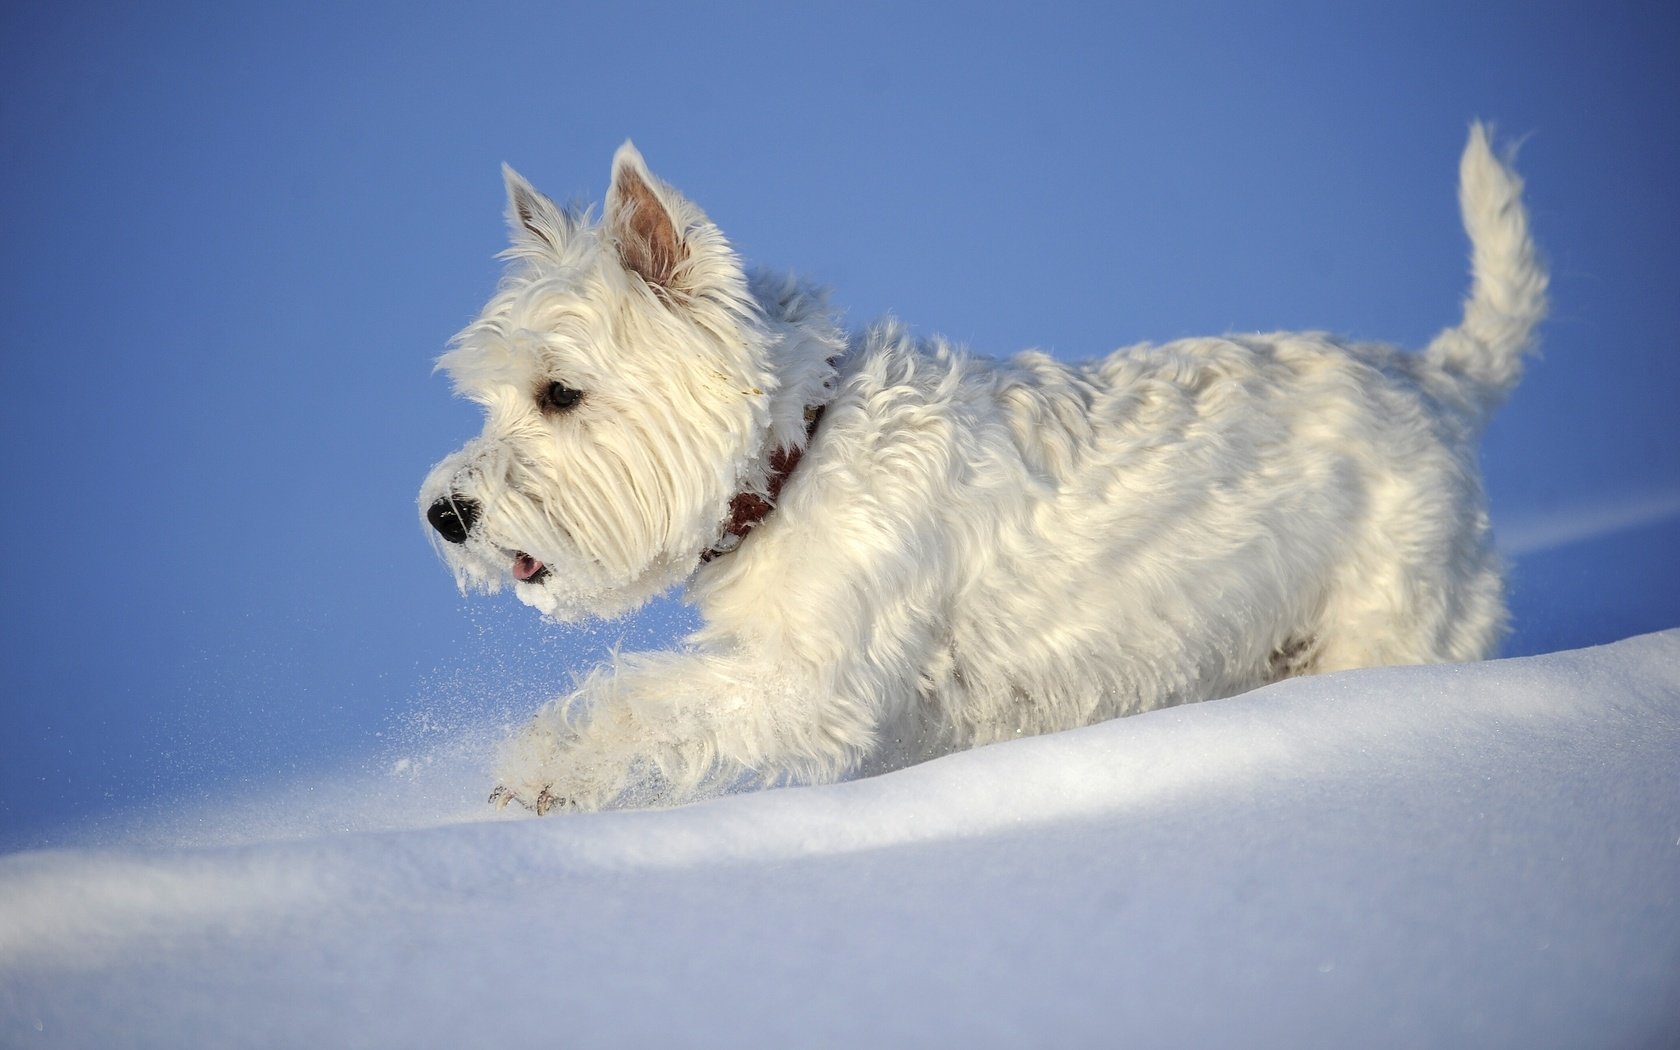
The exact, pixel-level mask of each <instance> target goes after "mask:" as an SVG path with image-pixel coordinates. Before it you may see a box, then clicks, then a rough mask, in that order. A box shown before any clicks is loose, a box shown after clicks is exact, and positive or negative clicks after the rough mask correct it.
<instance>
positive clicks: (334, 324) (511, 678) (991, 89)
mask: <svg viewBox="0 0 1680 1050" xmlns="http://www.w3.org/2000/svg"><path fill="white" fill-rule="evenodd" d="M1156 8H1159V9H1156ZM1168 8H1170V10H1169V9H1168ZM0 48H3V49H4V61H3V62H0V156H4V157H5V158H6V159H5V163H4V167H3V168H0V172H3V174H0V178H3V179H4V180H5V183H4V184H5V189H6V192H5V193H4V194H3V195H0V229H4V230H5V231H6V235H5V238H4V241H3V244H0V251H3V252H4V256H5V263H6V268H5V272H6V275H7V280H6V281H5V282H4V283H3V285H0V320H3V324H0V338H3V339H4V345H3V347H0V393H3V395H4V398H5V412H4V413H3V414H0V435H3V441H4V447H5V449H6V450H7V452H8V456H7V459H8V465H9V482H10V495H11V499H12V504H13V510H12V515H11V523H12V528H11V530H10V533H9V539H10V545H11V551H12V552H11V555H10V556H9V557H8V558H6V559H4V562H3V564H0V580H3V592H4V594H5V595H6V598H7V601H6V602H5V605H4V609H3V611H0V617H4V622H3V623H0V661H3V665H0V673H3V681H4V684H3V686H0V845H4V844H5V843H8V842H24V841H41V840H47V839H50V838H51V831H50V829H52V828H54V827H57V826H59V825H61V824H63V823H64V822H65V821H68V820H73V819H83V818H89V817H97V816H99V815H100V814H102V813H107V812H121V811H122V810H124V809H125V808H126V807H131V806H134V805H141V804H144V803H145V802H146V801H147V800H149V799H156V798H162V797H168V796H172V795H181V794H186V795H199V794H202V795H209V796H214V794H215V793H216V792H217V791H220V790H226V789H227V788H228V787H229V786H230V785H236V784H244V785H249V784H261V783H264V782H266V781H270V780H272V779H274V778H277V777H281V776H288V775H292V774H295V773H299V772H303V771H307V770H310V769H313V768H317V767H321V766H324V765H328V764H332V763H338V762H344V761H352V760H356V759H358V758H359V756H365V755H371V754H377V753H378V750H379V748H380V747H381V742H382V741H386V740H388V739H389V738H390V737H391V736H393V735H395V734H400V733H403V732H412V731H413V726H414V724H415V722H416V720H417V719H419V718H422V717H423V718H424V719H430V720H432V721H433V722H443V723H447V722H448V721H449V720H450V719H451V718H461V719H472V718H480V717H488V714H487V713H500V712H509V713H511V712H515V711H518V710H522V709H523V708H526V707H529V706H533V705H534V704H535V703H536V702H537V700H539V699H541V697H542V695H543V694H545V693H546V692H548V691H550V690H551V689H554V688H558V687H559V686H560V685H561V684H563V681H564V672H565V669H566V668H568V667H570V666H574V665H576V664H577V662H578V661H579V660H581V659H583V658H584V655H585V654H588V653H591V652H595V651H598V650H599V649H600V648H601V647H602V646H604V645H606V644H610V643H611V642H613V641H614V640H616V639H618V638H619V637H620V636H621V635H626V634H627V635H628V636H629V638H630V640H631V642H632V643H636V642H638V641H640V642H646V641H649V640H657V639H658V638H660V637H662V636H665V635H668V634H669V633H670V629H671V628H670V624H671V623H673V622H677V621H680V618H681V613H680V612H677V611H673V610H672V609H671V608H670V607H663V608H661V609H659V610H655V613H654V615H652V616H650V617H648V618H646V619H645V620H644V621H642V622H640V623H637V624H631V625H614V626H610V627H607V628H602V629H597V630H594V631H582V632H579V631H570V630H564V629H559V628H553V627H545V626H543V625H541V624H538V623H535V622H533V621H532V620H531V619H529V617H528V614H527V613H526V611H525V610H523V609H519V608H513V607H510V603H509V602H500V601H494V600H490V601H487V600H485V599H477V600H476V601H475V602H474V603H468V602H466V601H464V600H462V599H460V598H459V597H457V596H456V595H455V593H454V591H453V587H452V584H451V583H450V580H449V578H448V575H447V573H445V572H444V570H443V569H442V567H441V566H440V565H439V564H438V563H437V562H436V561H435V559H434V557H433V555H432V553H431V551H430V549H429V547H428V545H427V543H426V541H425V538H424V536H423V535H422V533H421V531H420V528H419V526H418V525H417V521H416V516H415V511H414V493H415V490H416V488H417V487H418V484H419V481H420V479H421V477H422V476H423V474H424V473H425V470H426V468H427V467H428V466H429V465H430V464H431V463H432V462H433V461H434V460H436V459H437V458H439V457H441V456H442V455H443V454H444V453H446V452H447V451H449V450H450V449H452V448H454V447H456V446H457V445H458V444H459V443H460V442H461V441H462V440H463V439H464V438H466V437H467V436H468V435H469V434H471V433H472V432H474V431H475V430H476V428H477V422H476V419H475V417H474V413H473V411H472V409H471V407H470V406H468V405H466V404H464V403H461V402H456V401H452V400H451V399H450V397H449V394H448V386H447V383H446V382H445V380H443V379H442V378H440V377H436V376H433V375H432V374H431V362H432V359H433V358H434V357H435V356H436V355H437V354H438V353H439V352H440V351H441V350H442V348H443V347H444V344H445V342H446V341H447V339H448V338H449V336H450V335H451V334H453V333H454V332H455V331H456V330H457V329H458V328H460V327H461V326H462V325H463V324H464V323H465V322H467V321H468V320H470V319H471V318H472V316H473V315H474V314H475V312H476V311H477V309H478V307H479V305H480V304H481V302H482V301H483V299H484V297H485V296H486V295H487V293H488V292H489V291H490V289H491V288H492V287H493V285H494V282H495V279H496V276H497V267H496V264H495V263H494V261H493V259H492V256H493V255H494V254H495V252H496V251H498V250H499V248H500V247H501V245H502V239H503V232H502V224H501V217H500V212H501V208H502V189H501V182H500V177H499V175H498V171H497V166H498V165H499V164H500V163H501V162H502V161H508V162H510V163H512V164H513V165H514V166H516V167H517V168H519V169H520V171H521V172H522V173H524V174H525V175H526V176H527V177H528V178H530V179H531V180H532V181H534V182H535V183H536V184H537V185H538V186H539V187H542V188H544V189H545V190H546V191H548V192H549V193H550V194H551V195H553V196H556V197H559V198H562V199H565V198H577V199H581V200H598V199H599V197H600V195H601V193H602V192H603V190H604V188H605V181H606V175H607V170H608V161H609V159H610V157H611V154H612V151H613V149H614V148H615V147H616V146H617V145H618V144H619V143H620V142H621V141H622V140H623V139H625V138H627V137H628V138H634V139H635V141H636V143H637V145H638V146H639V147H640V148H641V149H642V151H643V153H644V154H645V155H646V156H647V158H648V161H649V163H650V165H651V166H652V167H653V169H654V170H655V171H656V172H658V173H660V174H661V175H663V176H664V177H665V178H667V179H668V180H670V181H671V182H673V183H674V184H675V185H677V186H678V187H680V188H681V189H683V190H684V191H685V192H686V193H688V194H689V195H690V196H691V197H693V198H694V199H695V200H697V201H698V202H699V203H701V204H702V205H703V206H704V207H705V208H707V210H708V211H709V212H710V213H711V215H712V217H713V218H714V219H716V220H717V221H718V222H719V224H720V225H721V226H722V227H723V229H724V230H725V231H726V233H728V234H729V235H730V237H731V238H732V240H733V241H734V243H735V244H736V245H737V246H738V247H739V248H740V250H741V251H742V252H743V253H744V254H745V255H746V256H747V257H749V258H750V259H752V260H755V261H757V262H761V263H765V264H770V265H777V266H786V267H791V268H796V269H798V270H800V271H801V272H803V273H806V274H809V275H811V276H814V277H817V278H819V279H821V280H824V281H826V282H828V283H830V284H831V285H832V286H833V287H834V290H835V298H836V301H837V302H839V303H840V304H842V305H844V306H845V307H846V309H847V311H848V315H849V317H850V318H851V319H852V321H853V322H854V323H863V322H866V321H867V320H869V319H871V318H873V317H876V316H878V315H880V314H882V313H886V312H893V313H896V314H898V315H899V316H901V317H902V318H903V319H904V320H906V321H907V322H909V323H910V324H911V325H912V326H913V327H914V328H915V329H916V330H918V331H922V332H941V333H944V334H947V335H949V336H951V337H953V338H956V339H959V340H962V341H966V342H968V343H970V344H971V345H973V346H974V347H975V348H976V349H979V350H981V351H984V352H991V353H1008V352H1012V351H1014V350H1016V349H1020V348H1023V347H1026V346H1030V345H1037V346H1042V347H1044V348H1046V349H1049V350H1051V351H1052V352H1054V353H1056V354H1058V355H1060V356H1063V357H1069V358H1074V357H1083V356H1090V355H1093V354H1097V353H1101V352H1104V351H1106V350H1108V349H1111V348H1113V347H1115V346H1118V345H1123V344H1127V343H1131V342H1136V341H1139V340H1143V339H1155V340H1161V339H1168V338H1173V337H1177V336H1183V335H1193V334H1208V333H1217V332H1222V331H1229V330H1253V329H1274V328H1296V327H1314V328H1329V329H1332V330H1336V331H1339V332H1342V333H1345V334H1350V335H1354V336H1359V337H1369V338H1381V339H1388V340H1393V341H1397V342H1401V343H1404V344H1407V345H1413V346H1416V345H1420V344H1421V343H1422V342H1424V341H1426V340H1427V338H1428V337H1429V336H1430V335H1431V334H1432V333H1433V332H1434V331H1435V330H1437V329H1439V328H1440V327H1442V326H1444V325H1446V324H1449V323H1451V322H1452V321H1453V319H1454V318H1455V317H1456V315H1457V312H1458V302H1459V299H1460V297H1461V295H1462V294H1463V291H1464V285H1465V280H1464V271H1465V263H1464V256H1465V245H1464V242H1463V236H1462V234H1461V232H1460V231H1459V228H1458V220H1457V215H1456V209H1455V205H1454V197H1453V193H1454V185H1453V180H1454V174H1455V164H1456V158H1457V154H1458V151H1459V149H1460V147H1461V146H1462V142H1463V138H1464V133H1465V127H1466V125H1467V123H1468V121H1469V120H1471V119H1472V118H1474V117H1478V116H1480V117H1486V118H1490V119H1493V120H1495V121H1497V123H1498V125H1499V127H1500V128H1501V129H1502V131H1503V132H1505V133H1507V134H1508V135H1511V136H1520V137H1526V141H1525V144H1524V146H1523V150H1522V153H1521V158H1520V168H1521V170H1522V172H1523V174H1524V175H1525V177H1526V178H1527V179H1528V182H1529V200H1530V204H1531V207H1532V210H1533V216H1534V226H1535V230H1536V234H1537V237H1538V238H1539V240H1540V242H1541V244H1542V245H1543V247H1544V249H1545V251H1546V253H1547V255H1548V257H1549V259H1550V261H1551V265H1552V267H1553V274H1554V300H1555V306H1554V318H1553V320H1552V322H1551V323H1550V324H1549V325H1548V327H1547V329H1546V332H1545V344H1546V356H1545V358H1544V359H1543V360H1542V361H1541V362H1539V363H1537V364H1536V365H1535V367H1534V368H1533V369H1532V371H1531V374H1530V376H1529V378H1528V379H1527V380H1526V381H1525V383H1524V385H1523V387H1522V388H1520V389H1519V391H1518V392H1517V394H1516V396H1515V398H1514V400H1513V402H1512V403H1511V405H1510V406H1508V407H1507V409H1506V410H1505V411H1504V413H1503V414H1502V415H1501V416H1500V417H1499V418H1498V419H1497V420H1496V421H1495V423H1494V425H1493V428H1492V430H1491V431H1490V433H1489V435H1488V438H1487V442H1486V445H1485V464H1486V468H1487V472H1488V485H1489V489H1490V492H1491V494H1492V497H1493V501H1494V509H1495V518H1496V523H1497V522H1500V521H1506V520H1511V521H1515V520H1520V519H1523V518H1524V517H1525V516H1527V517H1530V518H1532V517H1534V516H1537V515H1547V514H1568V513H1570V512H1572V511H1573V510H1574V509H1576V508H1584V507H1593V506H1602V505H1606V504H1615V503H1617V502H1618V501H1627V500H1636V499H1640V498H1646V497H1649V496H1651V495H1652V494H1656V495H1658V496H1661V495H1663V494H1672V493H1674V492H1675V491H1676V490H1677V489H1680V412H1676V410H1675V408H1674V405H1675V403H1676V398H1677V395H1680V361H1677V356H1680V355H1677V352H1676V348H1675V346H1674V343H1675V341H1676V338H1677V333H1680V190H1677V189H1676V182H1677V180H1676V176H1675V173H1676V172H1677V171H1680V72H1677V68H1676V67H1677V64H1676V63H1675V61H1674V56H1675V55H1676V54H1680V16H1676V15H1675V14H1674V13H1672V12H1671V11H1669V10H1666V9H1664V8H1663V7H1662V5H1654V4H1647V5H1618V4H1598V5H1591V6H1588V5H1561V4H1558V5H1553V4H1533V3H1513V4H1476V5H1463V4H1445V3H1443V4H1407V5H1382V6H1380V7H1378V6H1374V5H1363V4H1322V5H1248V4H1232V5H1220V4H1175V5H1148V6H1146V7H1145V6H1139V7H1136V8H1134V7H1133V6H1132V5H1107V6H1099V5H1057V4H1035V5H1020V6H1001V5H978V6H975V5H963V6H958V5H951V6H949V7H945V8H939V7H934V6H931V5H903V4H899V5H870V4H845V5H834V6H832V7H826V8H819V7H816V6H815V5H800V4H783V5H700V4H694V5H680V6H678V5H663V4H638V5H623V4H610V5H609V4H599V5H577V6H573V5H557V4H548V3H534V4H528V5H521V4H482V5H460V4H456V5H418V4H414V5H411V4H390V5H356V4H352V5H342V6H340V5H281V6H266V7H262V8H258V7H256V6H254V5H241V4H218V5H201V6H196V7H195V6H191V5H161V4H160V5H143V6H135V7H130V8H127V9H122V10H115V9H109V8H105V7H93V6H87V5H78V4H74V3H65V4H56V5H30V9H28V10H25V9H23V5H11V6H10V7H8V9H7V10H6V12H5V14H3V15H0ZM1668 557H1669V559H1670V560H1668V561H1667V562H1662V561H1658V562H1656V563H1655V565H1656V567H1657V568H1659V569H1660V568H1661V567H1662V566H1664V565H1666V566H1668V567H1672V565H1673V562H1672V556H1668ZM1521 568H1522V566H1520V565H1519V572H1520V570H1521ZM1559 578H1561V577H1559ZM1571 578H1572V579H1573V578H1574V577H1571ZM1519 582H1520V575H1519ZM1598 582H1599V581H1596V580H1592V579H1586V578H1580V579H1579V580H1578V582H1577V583H1576V584H1574V585H1576V586H1579V587H1580V588H1581V594H1579V595H1572V594H1570V593H1569V592H1567V591H1566V590H1562V589H1559V588H1552V589H1551V590H1549V591H1546V592H1545V593H1546V594H1547V595H1548V599H1547V600H1548V601H1556V602H1568V601H1575V600H1581V601H1589V600H1597V601H1600V602H1603V601H1604V599H1603V596H1602V594H1601V593H1600V594H1589V593H1588V592H1593V591H1596V590H1598V589H1599V587H1598ZM1635 583H1636V584H1637V585H1639V586H1642V587H1645V588H1647V589H1653V588H1654V589H1657V590H1662V591H1666V592H1669V593H1672V592H1673V591H1674V589H1675V588H1676V586H1677V585H1676V584H1675V582H1674V581H1673V579H1672V578H1669V577H1665V576H1664V575H1663V573H1662V572H1657V571H1654V572H1653V573H1651V574H1650V575H1648V576H1647V577H1646V578H1644V579H1642V580H1639V581H1635ZM1531 593H1534V592H1531ZM1611 604H1614V603H1611ZM1518 608H1519V614H1520V613H1521V612H1522V610H1523V606H1522V604H1521V603H1520V602H1519V605H1518ZM1545 614H1546V610H1544V609H1539V608H1535V609H1534V615H1535V616H1536V617H1537V618H1541V617H1543V616H1544V615H1545ZM1663 625H1664V624H1660V623H1652V624H1636V625H1635V626H1642V627H1654V626H1663ZM1589 633H1590V632H1589ZM1534 637H1537V636H1532V635H1531V636H1529V638H1530V640H1531V643H1530V644H1535V643H1533V642H1532V639H1533V638H1534ZM1523 640H1524V635H1523V634H1522V627H1521V624H1519V634H1518V637H1517V639H1516V642H1517V643H1518V644H1519V646H1520V644H1521V643H1522V642H1523ZM1557 640H1558V641H1562V642H1572V643H1575V644H1585V643H1587V642H1592V641H1600V640H1605V639H1602V638H1596V637H1590V636H1588V634H1582V633H1580V632H1577V634H1576V635H1574V636H1568V635H1566V636H1560V637H1559V638H1558V639H1557Z"/></svg>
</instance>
